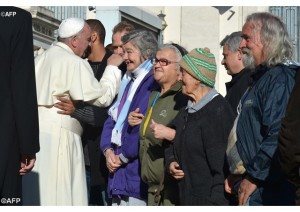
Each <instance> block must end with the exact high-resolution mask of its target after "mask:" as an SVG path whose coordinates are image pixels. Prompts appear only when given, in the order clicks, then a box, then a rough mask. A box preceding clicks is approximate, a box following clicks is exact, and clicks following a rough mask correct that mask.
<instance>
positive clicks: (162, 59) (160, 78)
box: [153, 48, 181, 85]
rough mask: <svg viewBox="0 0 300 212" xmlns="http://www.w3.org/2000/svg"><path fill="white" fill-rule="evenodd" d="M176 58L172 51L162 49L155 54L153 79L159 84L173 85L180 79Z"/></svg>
mask: <svg viewBox="0 0 300 212" xmlns="http://www.w3.org/2000/svg"><path fill="white" fill-rule="evenodd" d="M177 60H178V58H177V55H176V53H175V51H174V50H173V49H167V48H166V49H162V50H159V51H157V53H156V63H155V65H154V66H153V67H154V78H155V80H156V81H157V82H158V83H159V84H160V85H163V84H171V85H172V84H174V83H175V82H176V81H177V80H180V79H181V72H180V71H179V65H178V61H177Z"/></svg>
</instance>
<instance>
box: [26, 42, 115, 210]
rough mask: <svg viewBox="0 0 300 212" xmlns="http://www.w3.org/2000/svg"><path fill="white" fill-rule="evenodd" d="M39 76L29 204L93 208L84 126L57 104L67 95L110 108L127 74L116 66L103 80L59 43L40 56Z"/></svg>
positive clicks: (27, 181)
mask: <svg viewBox="0 0 300 212" xmlns="http://www.w3.org/2000/svg"><path fill="white" fill-rule="evenodd" d="M35 72H36V88H37V100H38V111H39V127H40V152H39V153H38V154H37V160H36V163H35V166H34V168H33V170H32V172H30V173H29V174H27V175H25V176H24V177H23V198H22V200H23V204H24V205H88V200H87V199H88V196H87V187H86V178H85V168H84V157H83V150H82V143H81V134H82V127H81V125H80V123H79V121H78V120H77V119H74V118H72V117H71V116H68V115H60V114H58V113H57V111H58V109H57V108H55V107H53V105H54V104H55V103H56V102H58V100H57V97H58V96H63V97H65V98H69V99H72V100H82V101H85V102H88V103H89V104H93V105H96V106H100V107H106V106H108V105H110V104H111V103H112V101H113V99H114V97H115V95H116V94H117V91H118V89H119V85H120V82H121V71H120V70H118V68H117V67H115V68H112V67H110V69H106V70H105V72H104V73H103V77H102V78H101V80H100V82H99V81H98V80H97V79H96V78H95V77H94V74H93V71H92V69H91V67H90V65H89V63H88V62H87V61H85V60H83V59H81V58H80V57H78V56H76V55H75V54H74V53H73V51H72V50H71V49H70V48H69V47H68V46H67V45H65V44H64V43H61V42H58V43H56V44H54V45H53V46H51V47H50V48H49V49H48V50H47V51H45V52H44V53H43V54H41V55H39V56H38V57H36V59H35ZM29 121H30V120H29ZM99 198H100V197H99Z"/></svg>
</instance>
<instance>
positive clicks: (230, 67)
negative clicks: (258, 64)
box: [220, 31, 251, 115]
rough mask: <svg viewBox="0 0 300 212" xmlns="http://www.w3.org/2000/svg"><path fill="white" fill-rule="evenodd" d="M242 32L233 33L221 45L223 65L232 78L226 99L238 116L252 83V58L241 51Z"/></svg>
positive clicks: (227, 88)
mask: <svg viewBox="0 0 300 212" xmlns="http://www.w3.org/2000/svg"><path fill="white" fill-rule="evenodd" d="M241 35H242V32H241V31H238V32H233V33H231V34H230V35H227V36H226V37H225V38H224V39H223V40H222V41H221V43H220V45H221V46H222V47H223V59H222V61H221V64H222V65H223V66H224V67H225V69H226V70H227V74H228V75H231V76H232V79H231V81H230V82H227V83H226V84H225V85H226V91H227V93H226V96H225V99H226V100H227V101H228V102H229V104H230V105H231V108H232V110H233V112H234V114H235V115H237V106H238V104H239V101H240V99H241V97H242V96H243V94H244V93H245V91H246V89H247V88H248V85H249V83H250V74H251V69H250V68H248V66H249V65H250V62H251V57H249V56H248V55H247V54H243V52H242V50H241V49H240V43H241V41H242V37H241Z"/></svg>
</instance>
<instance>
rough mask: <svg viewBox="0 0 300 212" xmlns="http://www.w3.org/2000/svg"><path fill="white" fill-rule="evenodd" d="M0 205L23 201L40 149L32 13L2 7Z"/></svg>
mask: <svg viewBox="0 0 300 212" xmlns="http://www.w3.org/2000/svg"><path fill="white" fill-rule="evenodd" d="M0 12H1V17H0V26H1V29H2V30H1V33H0V46H1V51H0V67H1V72H0V85H1V89H0V90H1V104H0V105H1V106H0V114H1V115H0V117H1V118H0V135H1V142H0V143H1V144H0V158H1V159H0V198H1V203H0V205H16V204H17V205H19V204H21V202H22V197H21V196H22V193H21V192H22V186H21V185H22V184H21V183H22V178H21V176H22V175H25V174H26V173H28V172H30V171H31V169H32V168H33V166H34V163H35V154H36V153H37V152H38V151H39V149H40V147H39V126H38V111H37V99H36V86H35V72H34V59H33V37H32V18H31V14H30V13H29V12H27V11H25V10H22V9H20V8H16V7H0Z"/></svg>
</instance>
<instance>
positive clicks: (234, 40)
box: [220, 31, 252, 67]
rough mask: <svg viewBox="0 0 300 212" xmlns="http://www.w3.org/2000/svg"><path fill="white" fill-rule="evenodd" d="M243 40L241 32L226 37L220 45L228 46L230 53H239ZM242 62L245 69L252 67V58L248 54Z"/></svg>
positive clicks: (243, 57)
mask: <svg viewBox="0 0 300 212" xmlns="http://www.w3.org/2000/svg"><path fill="white" fill-rule="evenodd" d="M242 39H243V38H242V32H241V31H237V32H233V33H231V34H230V35H226V37H225V38H224V39H223V40H222V41H221V42H220V45H221V46H225V45H227V46H228V49H229V51H231V52H237V51H238V50H239V49H240V44H241V42H242ZM242 61H243V64H244V66H245V67H247V66H250V65H251V64H252V57H251V56H250V55H248V54H243V56H242Z"/></svg>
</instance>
